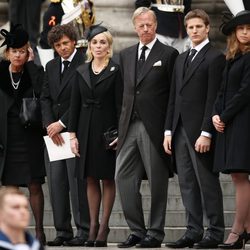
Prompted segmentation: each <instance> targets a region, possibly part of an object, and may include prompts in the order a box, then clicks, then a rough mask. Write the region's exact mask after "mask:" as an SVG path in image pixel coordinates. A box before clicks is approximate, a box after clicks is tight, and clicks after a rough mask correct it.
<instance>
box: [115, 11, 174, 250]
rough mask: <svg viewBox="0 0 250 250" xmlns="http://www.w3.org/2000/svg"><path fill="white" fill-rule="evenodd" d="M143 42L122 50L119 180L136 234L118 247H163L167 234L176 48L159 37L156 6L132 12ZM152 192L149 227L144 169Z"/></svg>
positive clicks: (118, 183) (123, 198)
mask: <svg viewBox="0 0 250 250" xmlns="http://www.w3.org/2000/svg"><path fill="white" fill-rule="evenodd" d="M133 23H134V27H135V31H136V33H137V35H138V37H139V39H140V42H139V43H138V44H136V45H134V46H132V47H129V48H127V49H125V50H123V51H122V52H121V55H120V59H121V60H120V66H121V71H122V77H123V80H124V94H123V105H122V111H121V116H120V122H119V133H118V149H117V154H118V156H117V172H116V182H117V185H118V189H119V191H120V197H121V204H122V208H123V212H124V215H125V218H126V220H127V223H128V225H129V228H130V230H131V231H132V232H131V235H130V236H129V237H128V239H127V240H126V241H124V242H122V243H120V244H118V247H120V248H127V247H132V246H134V245H136V244H137V247H140V248H147V247H159V246H160V245H161V242H162V240H163V238H164V224H165V213H166V202H167V189H168V177H169V176H171V175H172V172H171V170H170V157H169V156H167V155H166V154H165V152H164V150H163V147H162V142H163V139H164V121H165V113H166V103H167V100H168V95H169V89H170V82H171V76H172V71H173V65H174V62H175V58H176V57H177V55H178V52H177V50H175V49H173V48H172V47H169V46H166V45H164V44H162V43H160V42H159V41H158V40H157V38H156V27H157V21H156V16H155V14H154V12H153V11H152V10H149V9H148V8H146V7H141V8H138V9H137V10H136V11H135V12H134V15H133ZM145 172H146V176H147V178H148V181H149V186H150V190H151V208H150V218H151V219H150V220H149V224H148V228H146V226H145V222H144V217H143V209H142V200H141V195H140V192H139V189H140V185H141V181H142V179H143V177H144V173H145Z"/></svg>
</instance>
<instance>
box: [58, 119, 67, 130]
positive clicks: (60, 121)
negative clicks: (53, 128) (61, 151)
mask: <svg viewBox="0 0 250 250" xmlns="http://www.w3.org/2000/svg"><path fill="white" fill-rule="evenodd" d="M59 123H60V124H61V125H62V126H63V127H64V128H66V126H65V125H64V123H63V122H62V121H61V120H59Z"/></svg>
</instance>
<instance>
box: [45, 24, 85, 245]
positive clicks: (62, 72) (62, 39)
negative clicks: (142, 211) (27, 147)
mask: <svg viewBox="0 0 250 250" xmlns="http://www.w3.org/2000/svg"><path fill="white" fill-rule="evenodd" d="M48 41H49V43H50V46H51V47H53V48H54V49H55V50H56V52H57V53H58V55H59V56H58V57H56V58H55V59H53V60H51V61H50V62H48V63H47V65H46V72H45V79H44V86H43V91H42V95H41V105H42V115H43V124H44V126H45V127H46V129H47V133H48V135H49V137H51V139H52V140H53V142H54V143H55V144H57V145H61V144H62V143H63V139H62V137H61V135H60V132H65V131H67V125H68V110H69V104H70V97H71V84H70V79H71V78H72V76H73V75H74V73H75V69H76V68H77V67H78V66H79V65H80V64H82V63H84V54H83V53H82V52H81V51H77V50H76V49H75V44H76V34H75V31H74V28H73V27H72V26H70V25H61V26H59V25H58V26H55V27H53V28H52V29H51V31H50V32H49V33H48ZM45 156H46V158H47V161H46V170H47V177H48V186H49V191H50V198H51V205H52V211H53V217H54V225H55V228H56V232H57V234H56V238H55V239H54V240H53V241H49V242H48V245H50V246H61V245H67V246H83V245H84V242H85V241H86V240H87V238H88V228H89V214H88V202H87V194H86V183H84V182H83V181H81V180H79V179H77V178H76V177H75V159H67V160H60V161H54V162H49V161H48V156H47V152H46V154H45ZM69 195H70V196H69ZM70 200H71V204H72V212H73V216H74V221H75V225H76V228H77V233H76V237H75V238H73V239H72V237H73V230H72V226H71V212H70Z"/></svg>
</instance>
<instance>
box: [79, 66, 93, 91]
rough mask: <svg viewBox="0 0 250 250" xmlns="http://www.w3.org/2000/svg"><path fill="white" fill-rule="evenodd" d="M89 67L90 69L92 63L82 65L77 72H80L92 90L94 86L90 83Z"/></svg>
mask: <svg viewBox="0 0 250 250" xmlns="http://www.w3.org/2000/svg"><path fill="white" fill-rule="evenodd" d="M89 67H90V63H85V64H82V65H81V66H79V67H78V68H77V71H78V72H79V74H80V75H81V77H82V78H83V79H84V81H85V82H86V84H87V85H88V87H89V88H90V89H91V88H92V85H91V81H90V73H89Z"/></svg>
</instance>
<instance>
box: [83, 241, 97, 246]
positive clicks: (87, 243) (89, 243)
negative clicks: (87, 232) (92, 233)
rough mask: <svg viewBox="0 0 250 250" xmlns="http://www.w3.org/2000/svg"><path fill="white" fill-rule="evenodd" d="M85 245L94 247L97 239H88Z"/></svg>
mask: <svg viewBox="0 0 250 250" xmlns="http://www.w3.org/2000/svg"><path fill="white" fill-rule="evenodd" d="M84 246H85V247H94V246H95V241H94V240H87V241H86V242H85V244H84Z"/></svg>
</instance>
